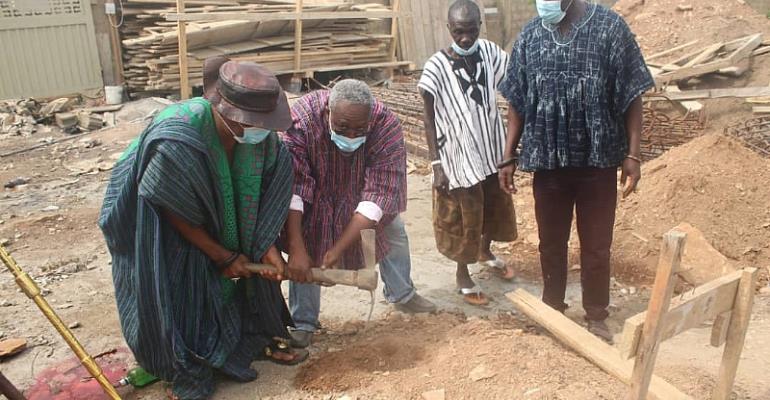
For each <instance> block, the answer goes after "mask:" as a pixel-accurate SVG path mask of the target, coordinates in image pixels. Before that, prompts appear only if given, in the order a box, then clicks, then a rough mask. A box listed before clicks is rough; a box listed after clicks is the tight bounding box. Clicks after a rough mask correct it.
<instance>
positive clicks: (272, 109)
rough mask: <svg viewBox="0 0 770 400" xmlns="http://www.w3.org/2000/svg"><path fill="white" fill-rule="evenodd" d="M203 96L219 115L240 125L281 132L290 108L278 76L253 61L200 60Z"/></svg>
mask: <svg viewBox="0 0 770 400" xmlns="http://www.w3.org/2000/svg"><path fill="white" fill-rule="evenodd" d="M203 97H205V98H206V99H207V100H208V101H210V102H211V105H212V106H213V107H214V109H216V110H217V111H218V112H219V113H220V114H222V116H223V117H225V118H227V119H229V120H231V121H235V122H240V123H242V124H244V125H249V126H256V127H259V128H265V129H273V130H276V131H285V130H287V129H289V127H290V126H291V123H292V120H291V111H290V110H289V102H288V101H287V100H286V93H284V91H283V89H282V88H281V85H280V84H279V83H278V78H276V77H275V74H273V73H272V72H271V71H270V70H269V69H267V68H265V67H263V66H261V65H259V64H257V63H253V62H248V61H231V60H229V59H228V58H226V57H212V58H208V59H206V61H204V63H203Z"/></svg>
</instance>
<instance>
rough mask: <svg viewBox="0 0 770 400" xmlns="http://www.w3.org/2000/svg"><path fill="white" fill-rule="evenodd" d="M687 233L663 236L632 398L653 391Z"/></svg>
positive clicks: (641, 398) (636, 399) (641, 397)
mask: <svg viewBox="0 0 770 400" xmlns="http://www.w3.org/2000/svg"><path fill="white" fill-rule="evenodd" d="M686 237H687V235H686V234H685V233H683V232H678V231H670V232H668V233H666V235H665V236H664V237H663V246H662V248H661V250H660V258H659V260H658V268H657V271H658V272H657V273H656V274H655V284H654V286H653V288H652V294H651V296H650V304H649V306H648V308H647V318H646V319H645V321H644V331H643V332H642V339H641V342H640V345H639V351H638V352H637V354H636V361H635V362H634V370H633V373H632V374H631V391H630V392H629V396H628V398H629V399H631V400H645V399H646V398H647V392H648V391H649V387H650V381H651V379H652V373H653V369H654V368H655V358H656V357H657V355H658V347H659V345H660V343H659V336H660V334H661V332H662V330H663V320H664V318H665V316H666V313H667V312H668V308H669V305H670V304H671V295H672V294H673V293H674V277H675V276H676V275H675V274H676V272H677V271H678V270H679V265H680V264H681V262H682V251H683V250H684V243H685V239H686Z"/></svg>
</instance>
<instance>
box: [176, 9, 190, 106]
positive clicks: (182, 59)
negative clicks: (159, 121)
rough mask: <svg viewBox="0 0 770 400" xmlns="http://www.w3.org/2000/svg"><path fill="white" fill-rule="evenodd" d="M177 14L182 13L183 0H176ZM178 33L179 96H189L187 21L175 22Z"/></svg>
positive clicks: (187, 97) (185, 98) (183, 97)
mask: <svg viewBox="0 0 770 400" xmlns="http://www.w3.org/2000/svg"><path fill="white" fill-rule="evenodd" d="M176 12H177V14H184V0H176ZM177 34H178V35H179V97H180V98H181V99H182V100H187V99H189V98H190V77H189V76H188V74H187V22H185V21H179V22H177Z"/></svg>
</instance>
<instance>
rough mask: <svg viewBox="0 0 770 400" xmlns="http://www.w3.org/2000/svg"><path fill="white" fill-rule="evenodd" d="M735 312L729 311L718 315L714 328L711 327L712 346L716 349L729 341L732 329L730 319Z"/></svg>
mask: <svg viewBox="0 0 770 400" xmlns="http://www.w3.org/2000/svg"><path fill="white" fill-rule="evenodd" d="M732 315H733V312H732V311H727V312H723V313H722V314H719V315H717V319H715V320H714V326H713V327H711V345H712V346H714V347H720V346H722V345H723V344H725V341H727V331H728V328H729V327H730V318H731V317H732Z"/></svg>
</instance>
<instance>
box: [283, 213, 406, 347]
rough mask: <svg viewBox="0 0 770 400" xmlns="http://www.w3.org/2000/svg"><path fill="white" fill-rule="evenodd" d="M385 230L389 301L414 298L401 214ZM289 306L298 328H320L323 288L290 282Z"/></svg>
mask: <svg viewBox="0 0 770 400" xmlns="http://www.w3.org/2000/svg"><path fill="white" fill-rule="evenodd" d="M384 233H385V240H387V241H388V245H389V247H390V251H388V254H387V256H385V258H383V259H382V260H380V276H381V277H382V281H383V283H385V287H384V288H383V289H382V291H383V294H384V295H385V299H386V300H387V301H388V302H389V303H401V304H403V303H406V302H408V301H409V300H411V299H412V297H414V295H415V293H416V291H415V290H414V284H413V283H412V278H411V277H410V274H411V271H412V260H411V258H410V256H409V238H408V237H407V236H406V229H404V222H403V221H402V220H401V217H396V219H394V220H393V222H391V223H390V225H388V226H387V227H385V230H384ZM289 307H290V308H291V316H292V318H293V319H294V324H295V325H296V329H297V330H300V331H309V332H315V330H316V329H318V327H319V323H318V314H320V312H321V287H320V286H318V285H313V284H305V283H294V282H290V283H289Z"/></svg>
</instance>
